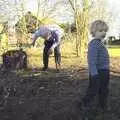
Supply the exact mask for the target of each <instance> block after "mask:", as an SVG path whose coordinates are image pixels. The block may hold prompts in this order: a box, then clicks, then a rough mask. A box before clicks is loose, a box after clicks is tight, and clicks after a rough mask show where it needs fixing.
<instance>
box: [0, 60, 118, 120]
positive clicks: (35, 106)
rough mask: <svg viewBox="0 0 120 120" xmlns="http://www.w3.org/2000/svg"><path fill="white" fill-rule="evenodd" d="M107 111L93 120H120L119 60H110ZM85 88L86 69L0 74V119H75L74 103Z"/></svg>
mask: <svg viewBox="0 0 120 120" xmlns="http://www.w3.org/2000/svg"><path fill="white" fill-rule="evenodd" d="M111 61H112V62H111V76H110V78H111V79H110V94H109V111H107V112H105V113H104V114H103V113H101V112H100V111H99V112H98V114H97V116H96V118H95V119H94V120H120V58H112V59H111ZM87 86H88V69H87V68H86V67H79V66H76V65H75V66H74V65H70V66H69V67H68V66H67V67H65V66H64V67H63V68H62V70H61V71H60V72H56V71H55V70H54V69H50V70H49V71H48V72H42V71H41V70H39V69H38V70H36V71H35V70H34V71H33V70H26V71H17V72H16V71H11V72H6V73H3V72H1V71H0V120H77V118H76V114H77V113H76V114H75V113H74V112H75V107H74V103H75V102H76V101H77V100H81V98H82V96H83V95H84V94H85V91H86V89H87ZM79 120H80V119H79Z"/></svg>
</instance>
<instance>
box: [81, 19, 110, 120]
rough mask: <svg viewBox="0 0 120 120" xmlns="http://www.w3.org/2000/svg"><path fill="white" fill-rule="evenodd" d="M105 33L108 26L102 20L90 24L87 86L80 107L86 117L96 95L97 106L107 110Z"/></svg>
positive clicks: (107, 65)
mask: <svg viewBox="0 0 120 120" xmlns="http://www.w3.org/2000/svg"><path fill="white" fill-rule="evenodd" d="M107 31H108V26H107V24H106V23H105V22H104V21H102V20H96V21H94V22H93V23H92V24H91V28H90V32H91V35H92V37H93V39H92V40H91V41H90V42H89V45H88V68H89V86H88V89H87V93H86V95H85V96H84V98H83V99H82V102H81V103H82V105H81V106H80V107H81V108H83V109H84V111H85V114H86V115H87V113H88V112H89V110H90V109H91V107H92V102H93V100H94V97H95V96H96V95H98V105H99V106H100V107H101V108H102V109H103V110H106V109H107V97H108V84H109V54H108V51H107V49H106V47H105V46H104V44H103V40H104V38H105V36H106V32H107ZM84 119H85V118H84Z"/></svg>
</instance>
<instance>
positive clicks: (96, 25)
mask: <svg viewBox="0 0 120 120" xmlns="http://www.w3.org/2000/svg"><path fill="white" fill-rule="evenodd" d="M107 31H108V25H107V24H106V23H105V22H104V21H102V20H96V21H94V22H93V23H92V24H91V28H90V32H91V35H92V36H93V37H94V38H98V39H103V38H105V36H106V32H107Z"/></svg>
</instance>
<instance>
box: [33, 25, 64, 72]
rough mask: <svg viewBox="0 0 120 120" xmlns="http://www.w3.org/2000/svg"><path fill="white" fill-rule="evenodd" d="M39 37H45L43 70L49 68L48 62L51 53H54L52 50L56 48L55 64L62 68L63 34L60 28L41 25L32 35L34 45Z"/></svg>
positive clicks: (57, 67)
mask: <svg viewBox="0 0 120 120" xmlns="http://www.w3.org/2000/svg"><path fill="white" fill-rule="evenodd" d="M38 37H42V38H44V39H45V42H44V45H45V47H44V50H43V64H44V67H43V68H42V70H43V71H46V70H47V69H48V62H49V55H50V54H52V51H53V50H54V56H55V64H56V69H57V70H59V69H60V67H61V66H60V63H61V53H60V41H61V37H62V35H61V34H60V28H56V27H54V29H53V28H52V26H51V27H50V26H45V25H44V26H41V27H40V28H39V29H38V30H36V32H35V33H34V34H33V37H32V41H33V42H32V45H33V46H34V44H35V41H36V40H37V38H38Z"/></svg>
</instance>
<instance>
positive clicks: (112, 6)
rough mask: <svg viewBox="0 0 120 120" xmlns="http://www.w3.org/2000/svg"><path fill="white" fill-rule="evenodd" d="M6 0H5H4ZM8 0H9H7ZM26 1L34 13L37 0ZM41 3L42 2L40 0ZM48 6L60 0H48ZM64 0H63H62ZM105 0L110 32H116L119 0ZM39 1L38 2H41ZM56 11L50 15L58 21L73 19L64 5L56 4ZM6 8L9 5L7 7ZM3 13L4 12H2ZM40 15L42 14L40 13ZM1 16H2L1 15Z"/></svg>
mask: <svg viewBox="0 0 120 120" xmlns="http://www.w3.org/2000/svg"><path fill="white" fill-rule="evenodd" d="M6 1H7V0H6ZM8 1H9V0H8ZM10 1H12V2H11V3H14V2H15V1H16V2H19V1H22V0H10ZM24 1H26V2H25V4H24V5H25V6H26V9H27V11H32V12H34V13H35V14H36V11H37V1H38V0H24ZM40 1H41V3H42V0H40ZM49 1H50V2H49V6H50V5H53V3H54V2H55V1H60V0H49ZM64 1H65V0H64ZM106 2H107V8H106V9H107V11H109V12H110V13H111V16H112V23H111V25H110V26H111V27H110V29H111V34H116V33H117V34H118V33H119V31H120V14H119V13H120V0H106ZM41 3H40V4H41ZM56 8H57V11H56V12H55V15H54V16H52V15H51V17H52V18H54V17H55V16H56V17H55V19H56V20H58V21H59V22H61V21H62V22H64V21H68V22H71V21H72V20H73V19H72V17H71V16H72V14H70V12H69V11H68V10H67V9H66V7H64V5H63V6H59V5H57V7H56ZM0 10H1V11H6V9H4V7H3V8H1V6H0ZM8 10H10V9H9V7H8ZM14 11H15V10H14V9H13V10H12V11H11V12H9V13H12V12H14ZM3 13H4V12H3ZM41 15H42V14H41ZM2 18H3V17H2Z"/></svg>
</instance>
